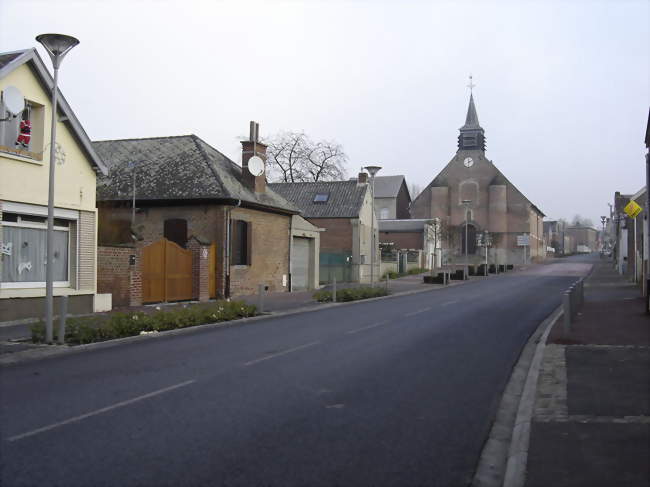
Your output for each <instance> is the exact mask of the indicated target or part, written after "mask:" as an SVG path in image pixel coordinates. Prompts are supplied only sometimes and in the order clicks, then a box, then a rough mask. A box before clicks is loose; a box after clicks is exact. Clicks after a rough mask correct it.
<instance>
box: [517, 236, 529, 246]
mask: <svg viewBox="0 0 650 487" xmlns="http://www.w3.org/2000/svg"><path fill="white" fill-rule="evenodd" d="M517 245H518V246H519V247H525V246H528V245H530V239H529V237H528V235H517Z"/></svg>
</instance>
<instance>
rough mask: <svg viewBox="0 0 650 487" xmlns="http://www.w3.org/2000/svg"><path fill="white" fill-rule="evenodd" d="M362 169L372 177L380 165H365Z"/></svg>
mask: <svg viewBox="0 0 650 487" xmlns="http://www.w3.org/2000/svg"><path fill="white" fill-rule="evenodd" d="M364 169H365V170H366V171H368V173H370V177H372V178H374V177H375V174H377V173H378V172H379V170H380V169H381V166H366V167H364Z"/></svg>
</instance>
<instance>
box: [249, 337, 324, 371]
mask: <svg viewBox="0 0 650 487" xmlns="http://www.w3.org/2000/svg"><path fill="white" fill-rule="evenodd" d="M319 343H320V342H311V343H305V344H304V345H300V346H298V347H294V348H290V349H289V350H283V351H282V352H278V353H274V354H272V355H267V356H265V357H260V358H256V359H255V360H251V361H250V362H246V363H244V366H245V367H248V366H249V365H253V364H257V363H259V362H264V361H265V360H270V359H272V358H275V357H280V356H281V355H286V354H288V353H292V352H297V351H298V350H302V349H303V348H308V347H313V346H314V345H318V344H319Z"/></svg>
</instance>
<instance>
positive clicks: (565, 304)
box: [562, 291, 571, 334]
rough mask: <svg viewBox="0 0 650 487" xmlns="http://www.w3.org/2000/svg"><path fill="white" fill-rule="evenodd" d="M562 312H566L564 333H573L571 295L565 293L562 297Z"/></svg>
mask: <svg viewBox="0 0 650 487" xmlns="http://www.w3.org/2000/svg"><path fill="white" fill-rule="evenodd" d="M562 310H563V312H564V333H565V334H569V333H571V293H570V292H568V291H567V292H565V293H564V294H563V295H562Z"/></svg>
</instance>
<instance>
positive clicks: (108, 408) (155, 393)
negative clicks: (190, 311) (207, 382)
mask: <svg viewBox="0 0 650 487" xmlns="http://www.w3.org/2000/svg"><path fill="white" fill-rule="evenodd" d="M193 382H196V380H195V379H192V380H186V381H185V382H181V383H180V384H176V385H173V386H169V387H165V388H164V389H158V390H157V391H153V392H149V393H148V394H143V395H142V396H138V397H134V398H133V399H127V400H126V401H122V402H118V403H115V404H113V405H112V406H106V407H105V408H101V409H97V410H95V411H91V412H89V413H86V414H82V415H80V416H75V417H73V418H70V419H66V420H64V421H59V422H58V423H52V424H50V425H48V426H43V427H42V428H38V429H35V430H32V431H28V432H27V433H22V434H20V435H16V436H12V437H10V438H7V441H16V440H22V439H23V438H27V437H29V436H34V435H37V434H39V433H44V432H46V431H50V430H53V429H54V428H58V427H59V426H65V425H66V424H70V423H76V422H77V421H81V420H82V419H86V418H90V417H92V416H97V415H98V414H102V413H106V412H108V411H112V410H113V409H117V408H121V407H124V406H128V405H129V404H133V403H135V402H138V401H142V400H143V399H148V398H150V397H154V396H158V395H160V394H164V393H165V392H170V391H173V390H174V389H178V388H180V387H185V386H188V385H190V384H192V383H193Z"/></svg>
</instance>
